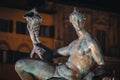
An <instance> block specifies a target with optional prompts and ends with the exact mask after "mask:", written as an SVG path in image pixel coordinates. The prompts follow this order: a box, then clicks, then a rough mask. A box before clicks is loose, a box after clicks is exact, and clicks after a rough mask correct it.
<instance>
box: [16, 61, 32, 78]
mask: <svg viewBox="0 0 120 80" xmlns="http://www.w3.org/2000/svg"><path fill="white" fill-rule="evenodd" d="M23 66H24V61H22V60H20V61H17V62H16V64H15V70H16V72H17V74H18V75H19V77H20V78H21V79H22V80H32V76H31V75H30V74H29V73H26V72H25V71H24V69H23Z"/></svg>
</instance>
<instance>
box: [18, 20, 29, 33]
mask: <svg viewBox="0 0 120 80" xmlns="http://www.w3.org/2000/svg"><path fill="white" fill-rule="evenodd" d="M16 33H18V34H28V30H27V23H24V22H19V21H17V22H16Z"/></svg>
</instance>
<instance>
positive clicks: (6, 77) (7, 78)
mask: <svg viewBox="0 0 120 80" xmlns="http://www.w3.org/2000/svg"><path fill="white" fill-rule="evenodd" d="M0 80H21V79H20V78H19V76H18V75H17V73H16V72H15V68H14V65H10V64H0Z"/></svg>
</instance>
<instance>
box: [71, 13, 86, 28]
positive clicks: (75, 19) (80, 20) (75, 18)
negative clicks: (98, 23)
mask: <svg viewBox="0 0 120 80" xmlns="http://www.w3.org/2000/svg"><path fill="white" fill-rule="evenodd" d="M69 21H70V22H71V23H72V24H73V27H74V28H75V29H76V30H80V29H81V28H83V27H84V22H85V18H84V15H83V14H82V13H78V12H73V13H72V14H70V16H69Z"/></svg>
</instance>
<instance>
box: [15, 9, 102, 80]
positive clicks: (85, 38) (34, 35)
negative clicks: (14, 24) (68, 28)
mask: <svg viewBox="0 0 120 80" xmlns="http://www.w3.org/2000/svg"><path fill="white" fill-rule="evenodd" d="M32 13H34V14H37V15H38V13H37V12H36V11H32ZM25 18H26V20H27V21H28V26H27V27H28V30H29V33H30V37H31V40H32V42H33V45H34V48H33V51H32V53H31V58H32V56H33V53H37V54H38V55H39V57H40V58H41V60H35V59H21V60H19V61H17V62H16V64H15V70H16V72H17V73H18V75H19V76H20V78H21V79H22V80H32V77H31V75H30V74H32V75H34V76H35V77H37V78H38V79H39V80H93V77H94V76H95V73H94V72H95V71H94V70H93V71H91V69H92V68H93V66H94V65H95V64H96V63H97V65H99V66H102V65H104V60H103V57H102V55H101V51H100V48H99V46H98V44H97V43H96V41H95V40H94V39H93V38H92V37H91V35H90V34H89V33H88V32H87V31H86V30H85V29H84V24H85V21H86V17H85V16H84V14H82V13H79V12H77V11H76V10H74V11H73V12H72V13H71V14H70V16H69V21H70V22H71V23H72V25H73V27H74V29H75V31H76V33H77V35H78V38H77V39H76V40H74V41H72V42H71V43H70V44H69V45H68V46H65V47H62V48H60V49H58V50H57V52H54V53H53V55H52V54H51V55H52V57H55V56H54V54H59V55H62V56H69V58H68V61H67V62H65V63H63V64H60V65H57V66H55V65H52V64H51V63H48V62H45V61H44V60H45V59H44V57H42V55H43V54H44V52H46V51H47V50H46V49H44V48H41V47H40V46H36V44H39V43H40V41H39V40H38V30H39V27H38V25H39V22H40V21H41V17H40V16H36V15H33V16H31V15H30V16H28V17H26V16H25ZM29 22H30V23H29ZM51 59H52V58H51Z"/></svg>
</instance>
